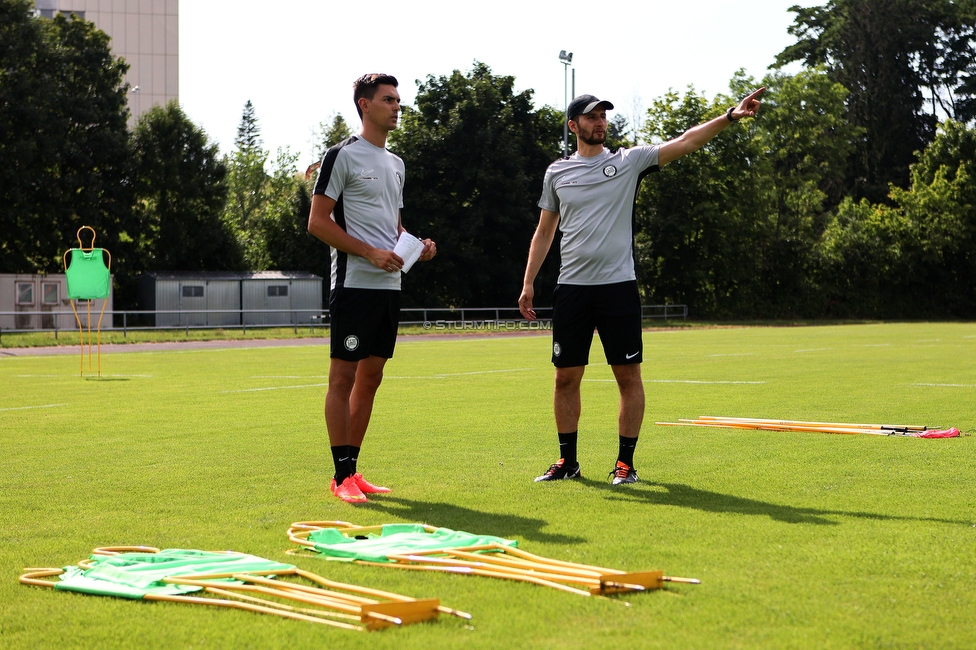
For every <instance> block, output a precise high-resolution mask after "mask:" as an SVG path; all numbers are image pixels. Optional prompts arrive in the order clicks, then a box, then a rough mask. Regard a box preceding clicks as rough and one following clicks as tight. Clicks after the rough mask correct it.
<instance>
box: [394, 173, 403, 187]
mask: <svg viewBox="0 0 976 650" xmlns="http://www.w3.org/2000/svg"><path fill="white" fill-rule="evenodd" d="M393 175H394V176H396V179H397V185H399V186H400V187H403V176H401V175H400V172H393Z"/></svg>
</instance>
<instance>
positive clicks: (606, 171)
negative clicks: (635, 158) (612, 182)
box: [603, 165, 617, 178]
mask: <svg viewBox="0 0 976 650" xmlns="http://www.w3.org/2000/svg"><path fill="white" fill-rule="evenodd" d="M603 175H604V176H606V177H607V178H613V177H614V176H616V175H617V168H616V167H614V166H613V165H607V166H606V167H604V168H603Z"/></svg>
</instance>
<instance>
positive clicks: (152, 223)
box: [132, 101, 244, 271]
mask: <svg viewBox="0 0 976 650" xmlns="http://www.w3.org/2000/svg"><path fill="white" fill-rule="evenodd" d="M133 145H134V148H135V171H134V177H133V180H134V183H135V186H136V193H137V197H138V202H137V211H138V216H139V220H140V227H139V230H138V231H137V232H135V233H132V235H133V237H134V238H135V240H136V243H137V245H138V249H139V253H140V259H141V262H142V265H143V269H141V270H150V269H151V270H157V271H227V270H241V269H243V268H244V263H243V256H242V253H241V250H240V247H239V245H238V243H237V240H236V238H235V237H234V233H233V232H232V230H231V229H230V227H229V226H228V224H226V222H225V221H224V219H223V217H222V215H223V209H224V205H225V202H226V200H227V185H226V176H227V168H226V167H225V166H224V163H223V162H222V161H221V160H220V158H219V155H218V154H219V152H218V150H217V145H216V144H213V143H211V142H209V141H208V139H207V134H206V133H205V132H204V131H203V130H202V129H201V128H200V127H198V126H196V125H195V124H194V123H193V122H191V121H190V119H189V118H187V116H186V114H185V113H183V111H182V109H180V107H179V104H177V103H176V102H175V101H173V102H170V103H169V104H167V105H166V106H164V107H160V106H156V107H153V108H152V109H150V110H149V111H147V112H145V113H143V114H142V115H141V116H140V118H139V121H138V123H137V124H136V128H135V133H134V135H133Z"/></svg>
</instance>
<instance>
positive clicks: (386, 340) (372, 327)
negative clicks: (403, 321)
mask: <svg viewBox="0 0 976 650" xmlns="http://www.w3.org/2000/svg"><path fill="white" fill-rule="evenodd" d="M329 317H330V318H331V322H332V324H331V332H330V336H331V346H332V352H331V354H330V356H331V357H332V358H333V359H342V360H344V361H361V360H362V359H365V358H366V357H369V356H375V357H383V358H384V359H390V358H392V357H393V348H394V347H396V337H397V327H398V326H399V325H400V292H399V291H395V290H389V289H350V288H347V287H336V288H335V289H333V290H332V294H331V295H330V296H329Z"/></svg>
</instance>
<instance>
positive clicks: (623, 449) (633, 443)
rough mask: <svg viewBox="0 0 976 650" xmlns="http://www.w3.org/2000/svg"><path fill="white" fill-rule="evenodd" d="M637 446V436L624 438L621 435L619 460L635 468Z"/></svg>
mask: <svg viewBox="0 0 976 650" xmlns="http://www.w3.org/2000/svg"><path fill="white" fill-rule="evenodd" d="M635 447H637V438H624V437H623V436H620V451H618V452H617V460H619V461H620V462H621V463H624V464H626V465H627V467H630V468H631V469H633V468H634V448H635Z"/></svg>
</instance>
